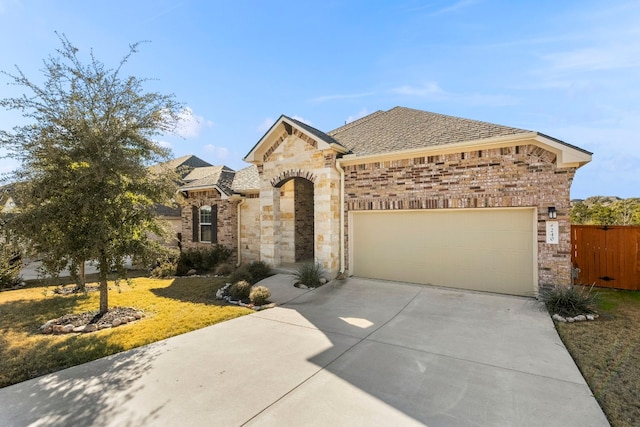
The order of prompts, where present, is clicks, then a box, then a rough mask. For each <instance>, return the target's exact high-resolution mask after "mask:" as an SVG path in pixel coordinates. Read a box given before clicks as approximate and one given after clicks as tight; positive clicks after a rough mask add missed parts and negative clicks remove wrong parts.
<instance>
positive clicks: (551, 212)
mask: <svg viewBox="0 0 640 427" xmlns="http://www.w3.org/2000/svg"><path fill="white" fill-rule="evenodd" d="M557 216H558V213H557V212H556V208H555V207H554V206H551V207H549V218H550V219H556V217H557Z"/></svg>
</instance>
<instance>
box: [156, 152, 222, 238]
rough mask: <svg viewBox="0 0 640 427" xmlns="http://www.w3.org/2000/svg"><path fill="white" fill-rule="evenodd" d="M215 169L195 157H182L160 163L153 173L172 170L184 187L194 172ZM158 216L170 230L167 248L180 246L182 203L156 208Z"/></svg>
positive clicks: (179, 183)
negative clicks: (200, 169)
mask: <svg viewBox="0 0 640 427" xmlns="http://www.w3.org/2000/svg"><path fill="white" fill-rule="evenodd" d="M208 167H213V166H212V165H211V163H208V162H205V161H204V160H202V159H200V158H199V157H196V156H194V155H187V156H182V157H179V158H177V159H173V160H169V161H167V162H164V163H160V164H157V165H154V166H151V168H150V169H151V171H152V172H161V171H162V170H170V171H173V172H175V173H176V174H177V175H178V179H179V180H180V181H179V182H178V183H177V184H178V185H183V184H185V183H188V182H191V181H192V179H191V180H190V179H189V178H188V177H189V175H190V174H191V172H192V171H194V170H195V169H196V168H198V169H199V168H208ZM156 214H157V215H158V218H159V219H160V220H161V221H163V222H164V224H165V225H166V227H167V229H168V235H169V236H170V237H169V238H167V239H165V242H164V244H166V245H167V246H178V245H180V242H181V240H182V207H181V205H180V203H178V202H177V201H175V202H174V203H173V204H172V205H171V206H161V205H158V206H156ZM152 238H153V239H157V236H153V237H152Z"/></svg>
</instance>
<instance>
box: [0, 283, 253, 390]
mask: <svg viewBox="0 0 640 427" xmlns="http://www.w3.org/2000/svg"><path fill="white" fill-rule="evenodd" d="M225 282H226V280H225V279H224V278H215V277H195V278H176V279H149V278H146V277H137V278H134V279H132V282H131V286H130V285H128V284H127V283H126V282H125V281H121V282H120V285H119V286H118V287H116V286H115V284H114V283H113V282H109V287H110V289H111V291H110V292H109V307H116V306H122V307H135V308H137V309H139V310H142V311H144V313H145V317H144V318H142V319H141V320H138V321H136V322H134V323H130V324H127V325H123V326H119V327H117V328H113V329H104V330H101V331H98V332H92V333H88V334H69V335H43V334H41V333H40V329H39V328H40V326H41V325H42V324H44V323H45V322H46V321H48V320H50V319H54V318H57V317H60V316H62V315H64V314H68V313H82V312H87V311H96V310H97V309H98V306H99V293H98V292H89V293H88V294H76V295H65V296H62V295H57V294H54V293H53V289H54V288H53V287H46V286H44V285H42V282H37V281H34V282H32V283H30V284H29V286H28V287H27V288H25V289H21V290H15V291H6V292H0V332H1V333H0V387H6V386H8V385H10V384H15V383H18V382H21V381H25V380H27V379H30V378H34V377H38V376H40V375H44V374H47V373H50V372H54V371H58V370H60V369H64V368H68V367H70V366H74V365H78V364H81V363H85V362H88V361H91V360H95V359H98V358H101V357H104V356H108V355H111V354H114V353H118V352H121V351H125V350H129V349H132V348H134V347H139V346H141V345H145V344H149V343H152V342H155V341H159V340H162V339H165V338H169V337H172V336H174V335H179V334H183V333H185V332H189V331H193V330H196V329H200V328H203V327H205V326H209V325H213V324H215V323H218V322H223V321H225V320H229V319H232V318H234V317H238V316H242V315H245V314H248V313H251V310H249V309H246V308H241V307H236V306H227V305H224V304H222V303H220V302H218V301H216V300H215V293H216V290H218V289H219V288H220V287H222V286H223V285H224V283H225Z"/></svg>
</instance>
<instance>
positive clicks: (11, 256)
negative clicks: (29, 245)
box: [0, 243, 22, 289]
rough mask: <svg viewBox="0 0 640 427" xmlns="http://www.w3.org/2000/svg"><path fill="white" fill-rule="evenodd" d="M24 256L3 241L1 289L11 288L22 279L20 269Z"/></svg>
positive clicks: (1, 250)
mask: <svg viewBox="0 0 640 427" xmlns="http://www.w3.org/2000/svg"><path fill="white" fill-rule="evenodd" d="M21 269H22V258H21V257H20V254H19V253H18V252H16V251H15V250H13V249H12V248H11V247H9V245H7V244H4V243H2V244H1V247H0V289H4V288H10V287H13V286H15V285H17V284H19V283H20V282H21V281H22V277H20V270H21Z"/></svg>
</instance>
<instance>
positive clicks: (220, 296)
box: [216, 283, 276, 311]
mask: <svg viewBox="0 0 640 427" xmlns="http://www.w3.org/2000/svg"><path fill="white" fill-rule="evenodd" d="M229 287H231V283H227V284H226V285H224V286H223V287H221V288H220V289H218V290H217V291H216V299H219V300H223V301H226V302H228V303H229V304H234V305H239V306H240V307H246V308H250V309H252V310H255V311H260V310H264V309H267V308H273V307H275V306H276V304H275V303H273V302H271V303H269V304H264V305H254V304H251V303H249V304H246V303H244V302H242V301H240V300H235V299H232V298H231V297H230V296H229V295H225V294H224V293H225V291H226V290H227V289H229Z"/></svg>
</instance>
